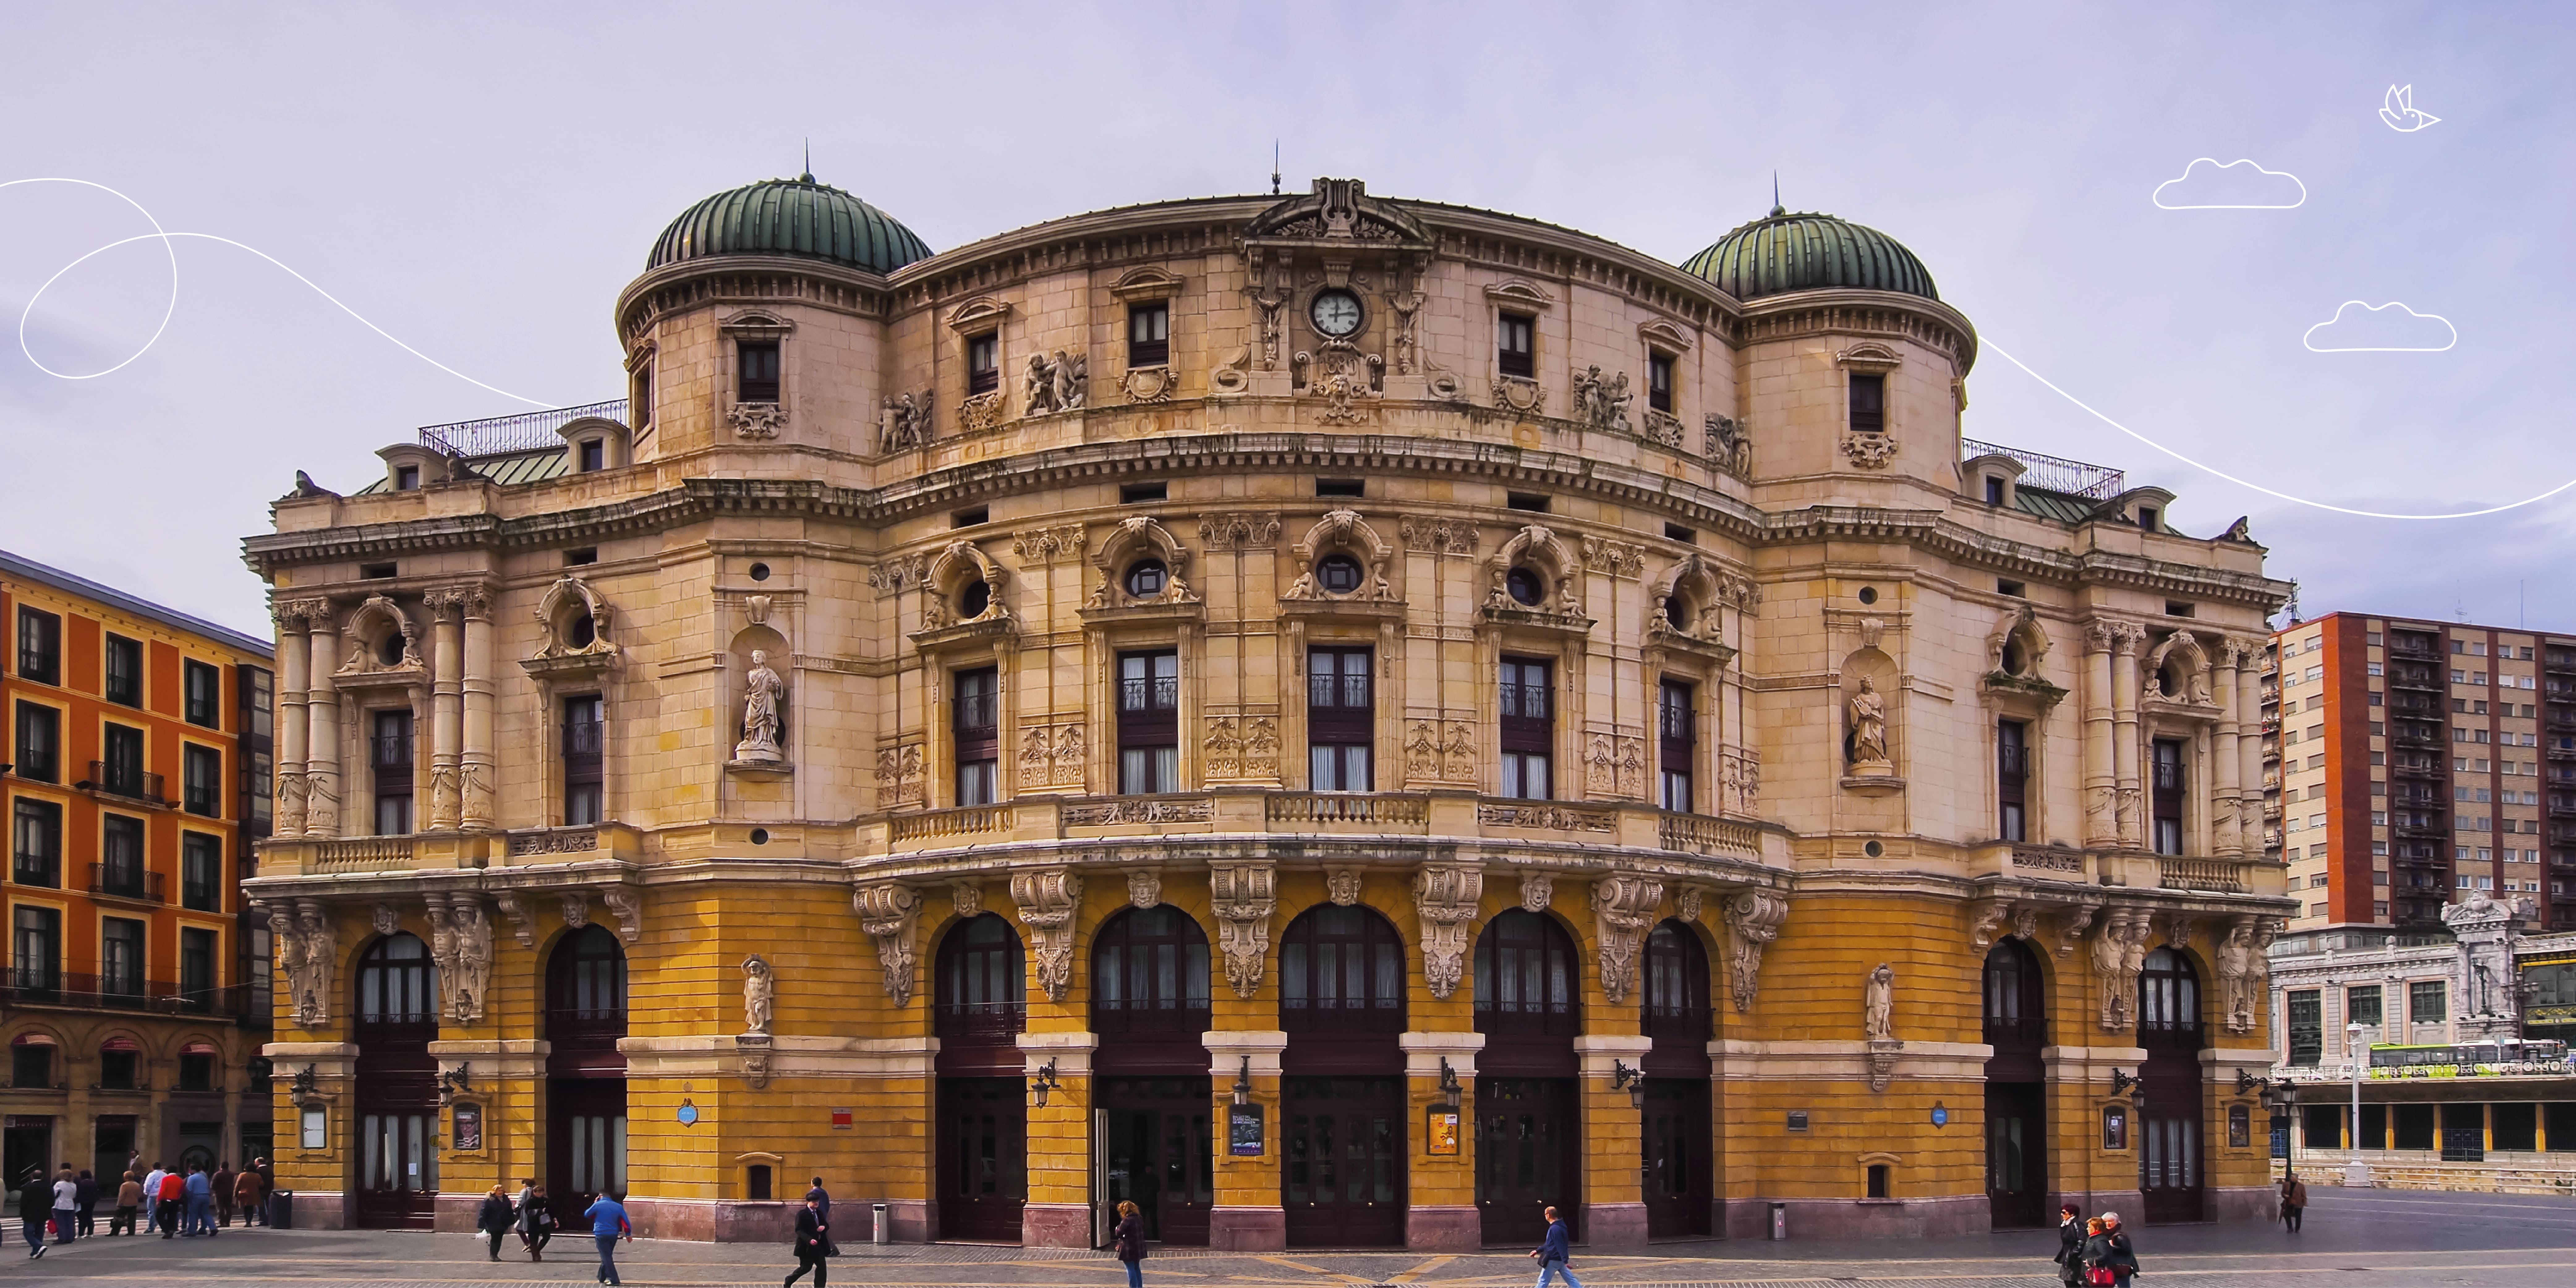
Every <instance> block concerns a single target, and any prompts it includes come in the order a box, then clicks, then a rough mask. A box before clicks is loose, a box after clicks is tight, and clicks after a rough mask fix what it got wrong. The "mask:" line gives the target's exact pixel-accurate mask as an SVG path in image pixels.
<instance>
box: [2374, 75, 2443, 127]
mask: <svg viewBox="0 0 2576 1288" xmlns="http://www.w3.org/2000/svg"><path fill="white" fill-rule="evenodd" d="M2379 119H2380V120H2383V121H2386V122H2388V128H2390V129H2392V130H2395V131H2397V132H2398V133H2400V134H2413V133H2414V132H2415V131H2417V130H2420V129H2423V128H2424V127H2425V126H2427V125H2431V124H2432V123H2434V122H2435V121H2438V120H2441V119H2442V118H2441V117H2438V116H2435V115H2433V114H2432V113H2430V112H2419V111H2417V110H2415V87H2414V86H2412V85H2391V86H2389V87H2388V98H2387V100H2386V102H2385V103H2384V105H2383V106H2381V107H2380V109H2379Z"/></svg>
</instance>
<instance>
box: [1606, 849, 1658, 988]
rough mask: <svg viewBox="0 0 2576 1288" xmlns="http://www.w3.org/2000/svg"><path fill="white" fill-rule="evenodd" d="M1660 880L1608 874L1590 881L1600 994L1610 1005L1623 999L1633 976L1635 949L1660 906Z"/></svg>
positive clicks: (1633, 980) (1643, 940) (1635, 975)
mask: <svg viewBox="0 0 2576 1288" xmlns="http://www.w3.org/2000/svg"><path fill="white" fill-rule="evenodd" d="M1663 902H1664V883H1663V882H1661V881H1657V880H1655V879H1653V878H1651V877H1640V876H1608V877H1603V878H1601V879H1600V880H1598V881H1595V882H1593V883H1592V917H1593V922H1594V930H1595V932H1596V933H1597V934H1598V935H1599V936H1600V940H1601V953H1600V956H1601V993H1602V996H1604V997H1606V998H1608V999H1609V1000H1610V1004H1611V1005H1613V1006H1616V1005H1619V1004H1620V1003H1622V1002H1624V1001H1626V1000H1627V997H1628V986H1629V985H1630V984H1632V983H1634V982H1635V980H1636V977H1637V948H1638V946H1639V945H1640V944H1642V943H1644V942H1645V939H1646V928H1647V927H1648V926H1651V925H1653V924H1655V910H1656V909H1657V908H1659V907H1661V906H1662V905H1663Z"/></svg>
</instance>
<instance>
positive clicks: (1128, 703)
mask: <svg viewBox="0 0 2576 1288" xmlns="http://www.w3.org/2000/svg"><path fill="white" fill-rule="evenodd" d="M1180 705H1181V681H1180V677H1178V676H1171V675H1163V676H1154V677H1151V678H1145V677H1138V676H1130V677H1127V678H1124V679H1121V680H1119V681H1118V707H1119V709H1120V710H1122V711H1175V710H1178V709H1179V708H1180Z"/></svg>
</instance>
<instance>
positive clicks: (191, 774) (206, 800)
mask: <svg viewBox="0 0 2576 1288" xmlns="http://www.w3.org/2000/svg"><path fill="white" fill-rule="evenodd" d="M179 796H180V801H181V803H182V804H183V805H185V806H186V807H187V810H188V812H189V813H191V814H197V815H201V816H203V817H206V818H222V817H223V816H224V753H223V752H221V751H218V750H216V749H215V748H213V747H199V746H196V745H194V744H190V745H188V746H184V747H181V748H180V749H179Z"/></svg>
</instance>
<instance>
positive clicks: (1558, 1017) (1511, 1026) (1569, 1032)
mask: <svg viewBox="0 0 2576 1288" xmlns="http://www.w3.org/2000/svg"><path fill="white" fill-rule="evenodd" d="M1576 1027H1577V1023H1576V1017H1575V1014H1574V1004H1573V1003H1571V1002H1483V1001H1480V1002H1478V1003H1476V1031H1477V1032H1478V1033H1482V1034H1484V1035H1486V1036H1487V1037H1492V1038H1504V1039H1511V1038H1557V1037H1572V1036H1574V1030H1575V1028H1576Z"/></svg>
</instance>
